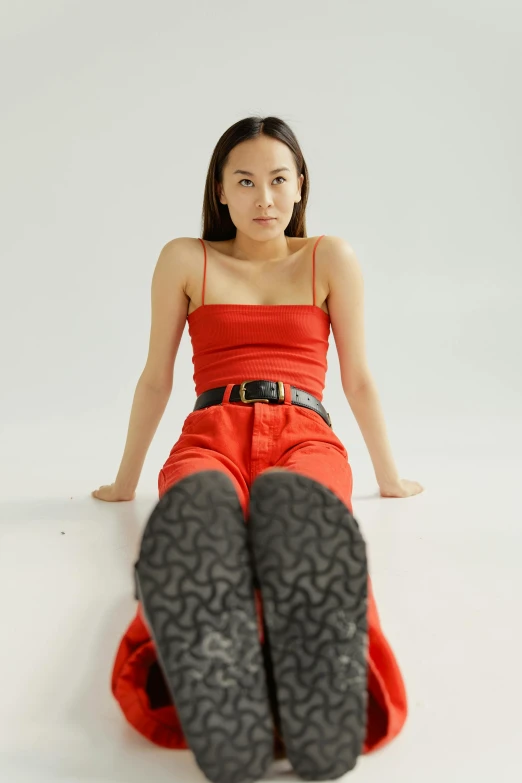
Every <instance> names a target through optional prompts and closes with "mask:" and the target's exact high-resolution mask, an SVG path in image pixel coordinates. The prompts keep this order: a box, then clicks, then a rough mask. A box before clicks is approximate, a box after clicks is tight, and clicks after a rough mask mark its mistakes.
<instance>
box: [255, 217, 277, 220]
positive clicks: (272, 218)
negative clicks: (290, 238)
mask: <svg viewBox="0 0 522 783" xmlns="http://www.w3.org/2000/svg"><path fill="white" fill-rule="evenodd" d="M254 220H275V218H274V217H266V218H261V217H260V218H254Z"/></svg>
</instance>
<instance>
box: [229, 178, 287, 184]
mask: <svg viewBox="0 0 522 783" xmlns="http://www.w3.org/2000/svg"><path fill="white" fill-rule="evenodd" d="M276 179H282V180H283V182H286V179H285V177H276ZM274 181H275V180H274ZM242 182H252V180H251V179H240V180H239V184H240V185H241V183H242Z"/></svg>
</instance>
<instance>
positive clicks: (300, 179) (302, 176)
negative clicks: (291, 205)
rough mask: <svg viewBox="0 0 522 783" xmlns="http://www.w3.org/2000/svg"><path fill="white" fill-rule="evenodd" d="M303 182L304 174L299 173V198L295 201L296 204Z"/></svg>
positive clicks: (298, 200)
mask: <svg viewBox="0 0 522 783" xmlns="http://www.w3.org/2000/svg"><path fill="white" fill-rule="evenodd" d="M303 182H304V174H301V176H300V177H299V179H298V183H299V198H298V199H297V201H296V202H295V203H296V204H298V203H299V202H300V201H301V188H302V187H303Z"/></svg>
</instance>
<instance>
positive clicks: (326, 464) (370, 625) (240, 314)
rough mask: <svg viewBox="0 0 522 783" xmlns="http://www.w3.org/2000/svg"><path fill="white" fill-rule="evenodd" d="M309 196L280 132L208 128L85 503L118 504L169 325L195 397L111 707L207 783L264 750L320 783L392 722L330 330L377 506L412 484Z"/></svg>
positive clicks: (243, 767) (347, 251)
mask: <svg viewBox="0 0 522 783" xmlns="http://www.w3.org/2000/svg"><path fill="white" fill-rule="evenodd" d="M308 187H309V181H308V170H307V167H306V163H305V161H304V158H303V155H302V152H301V149H300V147H299V144H298V142H297V139H296V138H295V135H294V134H293V132H292V130H291V129H290V128H289V127H288V125H287V124H286V123H284V122H283V121H282V120H280V119H278V118H276V117H267V118H265V119H261V118H257V117H248V118H246V119H244V120H241V121H239V122H237V123H235V124H234V125H232V126H231V127H230V128H229V129H228V130H227V131H226V132H225V133H224V134H223V136H222V137H221V139H220V140H219V142H218V144H217V145H216V148H215V150H214V153H213V155H212V159H211V162H210V166H209V171H208V175H207V181H206V188H205V201H204V209H203V237H202V239H199V238H190V237H182V238H177V239H174V240H172V241H171V242H168V243H167V244H166V245H165V247H164V248H163V249H162V252H161V254H160V257H159V259H158V262H157V265H156V269H155V272H154V276H153V282H152V326H151V336H150V345H149V355H148V358H147V363H146V366H145V369H144V371H143V373H142V376H141V377H140V380H139V383H138V387H137V389H136V395H135V399H134V403H133V408H132V413H131V420H130V425H129V433H128V437H127V443H126V447H125V452H124V455H123V459H122V463H121V466H120V470H119V472H118V475H117V477H116V481H115V482H114V483H113V484H111V485H108V486H102V487H100V489H98V490H95V491H94V492H93V493H92V494H93V496H94V497H96V498H98V499H100V500H106V501H118V500H132V499H134V497H135V488H136V485H137V483H138V479H139V474H140V472H141V468H142V465H143V462H144V459H145V455H146V452H147V449H148V447H149V445H150V442H151V440H152V437H153V435H154V432H155V430H156V428H157V425H158V423H159V421H160V419H161V416H162V414H163V412H164V409H165V406H166V404H167V401H168V399H169V397H170V393H171V389H172V378H173V368H174V362H175V357H176V354H177V350H178V346H179V342H180V340H181V336H182V333H183V329H184V327H185V321H188V329H189V334H190V338H191V341H192V347H193V364H194V376H193V379H194V382H195V387H196V395H197V399H196V403H195V405H194V409H193V411H192V412H190V413H189V415H188V416H187V417H186V419H185V421H184V423H183V428H182V432H181V435H180V437H179V438H178V440H177V441H176V443H175V444H174V446H173V447H172V450H171V452H170V454H169V457H168V458H167V460H166V462H165V463H164V465H163V467H162V469H161V470H160V473H159V478H158V490H159V495H160V500H159V502H158V504H157V506H156V507H155V509H154V510H153V512H152V514H151V516H150V518H149V520H148V523H147V526H146V528H145V532H144V534H143V538H142V542H141V548H140V554H139V558H138V561H137V562H136V564H135V578H136V598H137V599H138V609H137V613H136V616H135V617H134V619H133V621H132V623H131V624H130V626H129V628H128V629H127V631H126V632H125V634H124V636H123V638H122V640H121V643H120V646H119V649H118V652H117V656H116V660H115V663H114V669H113V678H112V691H113V694H114V696H115V698H116V699H117V700H118V703H119V704H120V706H121V708H122V711H123V713H124V715H125V717H126V718H127V720H128V721H129V722H130V723H131V724H132V725H133V726H134V727H135V728H136V729H137V730H138V731H140V732H141V733H142V734H143V735H145V736H146V737H148V738H149V739H150V740H151V741H152V742H155V743H157V744H158V745H162V746H164V747H170V748H185V749H186V748H190V749H191V750H192V751H193V752H194V755H195V758H196V761H197V763H198V764H199V766H200V768H201V769H202V771H203V772H204V773H205V775H206V776H207V778H208V779H209V780H211V781H213V782H214V783H218V782H219V783H221V781H223V783H224V781H227V783H230V781H237V782H238V783H239V781H252V780H256V779H259V778H261V777H262V776H263V775H264V774H265V771H266V769H267V767H268V766H269V764H270V763H271V761H272V759H273V757H274V755H275V756H276V757H282V756H284V755H285V753H286V755H287V756H288V759H289V760H290V762H291V764H292V766H293V768H294V770H295V771H296V772H297V774H299V775H300V776H301V777H303V778H305V779H322V780H324V779H334V778H337V777H339V776H340V775H342V774H343V773H345V772H347V771H348V770H350V769H352V768H353V767H354V766H355V764H356V761H357V757H358V755H360V753H361V752H362V753H368V752H371V751H373V750H376V749H377V748H379V747H382V746H383V745H385V744H386V743H388V742H389V741H390V740H391V739H393V737H395V736H396V735H397V734H398V732H399V731H400V729H401V728H402V726H403V724H404V721H405V719H406V714H407V702H406V694H405V689H404V684H403V680H402V677H401V673H400V670H399V667H398V665H397V663H396V660H395V657H394V655H393V652H392V650H391V648H390V646H389V645H388V643H387V641H386V638H385V636H384V634H383V632H382V629H381V626H380V620H379V616H378V614H377V608H376V605H375V600H374V597H373V593H372V586H371V580H370V577H369V574H368V565H367V558H366V547H365V542H364V539H363V538H362V535H361V532H360V530H359V526H358V524H357V522H356V521H355V519H354V518H353V516H352V505H351V494H352V472H351V468H350V465H349V462H348V455H347V451H346V449H345V447H344V445H343V444H342V442H341V441H340V440H339V438H338V437H337V436H336V435H335V434H334V432H333V429H332V423H331V420H330V417H329V414H328V413H327V411H326V410H325V409H324V407H323V405H322V402H321V401H322V394H323V389H324V381H325V373H326V369H327V360H326V353H327V349H328V340H329V333H330V327H332V330H333V333H334V337H335V342H336V347H337V350H338V354H339V361H340V367H341V376H342V385H343V390H344V392H345V395H346V398H347V401H348V403H349V404H350V407H351V409H352V411H353V413H354V415H355V417H356V419H357V422H358V424H359V425H360V427H361V430H362V433H363V435H364V438H365V441H366V443H367V444H368V448H369V450H370V453H371V458H372V461H373V465H374V468H375V473H376V477H377V480H378V483H379V487H380V494H381V496H383V497H407V496H409V495H414V494H417V493H418V492H421V491H422V489H423V488H422V487H421V485H420V484H418V483H417V482H415V481H408V480H405V479H400V478H399V475H398V473H397V470H396V468H395V465H394V463H393V459H392V457H391V453H390V449H389V445H388V442H387V439H386V435H385V428H384V423H383V419H382V415H381V411H380V408H379V403H378V398H377V394H376V391H375V387H374V385H373V382H372V378H371V375H370V372H369V370H368V367H367V364H366V358H365V355H364V338H363V304H362V301H363V286H362V276H361V273H360V269H359V265H358V262H357V259H356V257H355V255H354V253H353V251H352V249H351V247H350V246H349V245H348V243H347V242H346V241H345V240H343V239H341V238H339V237H330V236H324V235H321V236H319V237H311V238H308V237H307V236H306V225H305V209H306V202H307V198H308ZM250 379H253V380H250Z"/></svg>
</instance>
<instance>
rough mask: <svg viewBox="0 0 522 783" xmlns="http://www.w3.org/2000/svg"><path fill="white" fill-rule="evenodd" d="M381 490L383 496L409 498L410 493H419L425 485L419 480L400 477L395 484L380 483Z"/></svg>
mask: <svg viewBox="0 0 522 783" xmlns="http://www.w3.org/2000/svg"><path fill="white" fill-rule="evenodd" d="M379 490H380V495H381V497H382V498H408V497H410V495H418V494H419V493H420V492H422V491H423V490H424V487H423V486H421V485H420V484H419V482H418V481H409V479H399V481H398V482H396V483H395V484H391V485H384V484H383V485H379Z"/></svg>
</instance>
